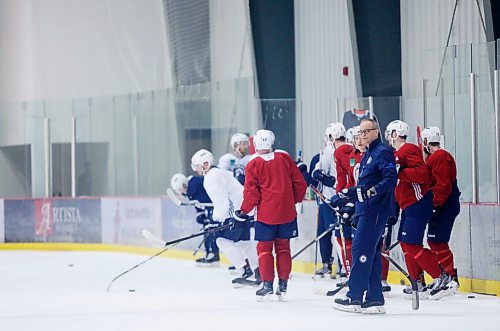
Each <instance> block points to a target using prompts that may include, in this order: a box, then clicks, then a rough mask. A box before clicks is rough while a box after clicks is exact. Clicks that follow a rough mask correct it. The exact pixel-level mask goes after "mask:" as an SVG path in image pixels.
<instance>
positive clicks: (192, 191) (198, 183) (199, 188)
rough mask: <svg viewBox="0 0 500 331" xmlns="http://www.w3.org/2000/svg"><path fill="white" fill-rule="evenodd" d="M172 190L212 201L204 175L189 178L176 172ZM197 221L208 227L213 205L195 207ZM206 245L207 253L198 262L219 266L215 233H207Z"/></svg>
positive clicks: (198, 199)
mask: <svg viewBox="0 0 500 331" xmlns="http://www.w3.org/2000/svg"><path fill="white" fill-rule="evenodd" d="M170 186H171V187H172V190H174V191H175V192H177V193H178V194H180V195H183V196H186V197H187V198H188V199H189V200H196V201H198V202H201V203H212V200H210V198H209V197H208V194H207V192H206V191H205V189H204V188H203V177H201V176H190V177H189V178H187V177H186V176H184V175H183V174H175V175H173V176H172V179H171V180H170ZM195 209H196V223H198V224H201V225H202V226H203V227H206V226H208V225H209V224H210V222H211V221H212V212H213V207H204V208H200V207H195ZM204 247H205V252H206V255H205V257H202V258H199V259H197V260H196V262H197V263H198V264H199V265H200V266H203V265H206V266H217V265H218V262H219V260H220V257H219V247H217V244H216V242H215V237H214V236H213V234H206V235H205V238H204Z"/></svg>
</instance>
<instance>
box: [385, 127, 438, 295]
mask: <svg viewBox="0 0 500 331" xmlns="http://www.w3.org/2000/svg"><path fill="white" fill-rule="evenodd" d="M408 132H409V127H408V124H406V123H405V122H402V121H399V120H396V121H392V122H391V123H389V124H388V125H387V129H386V131H385V137H386V139H387V140H388V141H389V143H390V145H391V146H392V147H394V149H395V150H396V152H395V156H396V163H397V165H398V185H397V187H396V191H395V197H396V202H397V203H398V205H399V207H400V208H401V211H402V212H401V225H400V228H399V237H400V241H401V249H402V250H403V253H404V256H405V262H406V267H407V269H408V273H409V275H410V276H411V277H412V278H413V279H416V280H417V282H418V283H419V291H422V293H426V292H427V288H425V286H424V284H425V281H424V278H423V272H422V271H426V272H427V273H428V274H429V275H430V276H431V277H432V278H433V279H434V280H433V282H432V284H431V285H430V286H429V289H430V290H431V291H441V290H442V289H443V288H444V286H445V283H446V281H447V280H448V276H447V275H446V273H441V269H440V268H439V264H438V261H437V258H436V255H435V254H434V253H432V252H431V251H430V250H429V249H427V248H425V247H424V246H423V239H424V233H425V229H426V227H427V224H428V223H429V221H430V219H431V217H432V200H433V198H432V191H431V190H430V187H429V182H430V179H431V178H430V174H429V170H428V168H427V165H426V164H425V162H424V159H423V157H422V152H421V150H420V149H419V148H418V146H417V145H415V144H411V143H408V142H406V138H407V136H408ZM404 293H405V294H411V293H412V290H411V287H407V288H405V289H404ZM423 296H424V295H422V297H423Z"/></svg>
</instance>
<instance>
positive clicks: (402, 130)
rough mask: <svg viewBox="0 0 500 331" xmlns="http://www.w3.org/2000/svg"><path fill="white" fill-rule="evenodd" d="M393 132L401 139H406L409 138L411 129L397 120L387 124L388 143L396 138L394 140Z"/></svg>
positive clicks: (386, 135) (386, 136) (386, 137)
mask: <svg viewBox="0 0 500 331" xmlns="http://www.w3.org/2000/svg"><path fill="white" fill-rule="evenodd" d="M393 131H396V134H397V135H398V136H399V137H405V136H408V133H409V132H410V127H409V126H408V124H406V123H405V122H403V121H400V120H395V121H392V122H391V123H389V124H387V128H386V129H385V139H386V140H387V141H391V140H394V138H392V132H393Z"/></svg>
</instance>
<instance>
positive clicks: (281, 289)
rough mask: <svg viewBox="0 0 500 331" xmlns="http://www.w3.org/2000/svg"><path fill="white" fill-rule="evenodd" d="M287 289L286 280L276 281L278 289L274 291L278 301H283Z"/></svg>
mask: <svg viewBox="0 0 500 331" xmlns="http://www.w3.org/2000/svg"><path fill="white" fill-rule="evenodd" d="M287 288H288V280H286V279H280V280H279V281H278V289H277V290H276V295H277V296H278V301H281V302H284V301H285V294H286V290H287Z"/></svg>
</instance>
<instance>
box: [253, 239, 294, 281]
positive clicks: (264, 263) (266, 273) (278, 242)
mask: <svg viewBox="0 0 500 331" xmlns="http://www.w3.org/2000/svg"><path fill="white" fill-rule="evenodd" d="M273 247H274V250H275V253H276V269H278V278H279V279H288V278H289V276H290V272H291V271H292V256H291V253H290V239H279V238H277V239H274V241H259V243H258V244H257V253H258V255H259V271H260V277H261V278H262V280H263V281H268V282H272V281H273V280H274V256H273Z"/></svg>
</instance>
